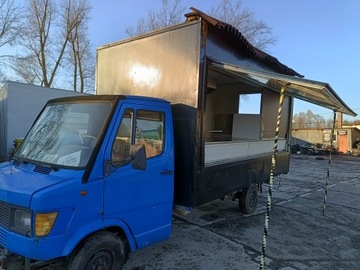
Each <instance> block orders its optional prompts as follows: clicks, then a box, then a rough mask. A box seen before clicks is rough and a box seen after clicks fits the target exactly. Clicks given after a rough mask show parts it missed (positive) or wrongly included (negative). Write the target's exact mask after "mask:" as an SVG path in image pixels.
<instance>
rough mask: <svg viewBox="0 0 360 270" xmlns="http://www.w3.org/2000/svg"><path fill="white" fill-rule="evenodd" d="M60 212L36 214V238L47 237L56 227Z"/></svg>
mask: <svg viewBox="0 0 360 270" xmlns="http://www.w3.org/2000/svg"><path fill="white" fill-rule="evenodd" d="M57 216H58V212H51V213H36V214H35V236H46V235H48V234H49V233H50V231H51V229H52V227H53V226H54V223H55V220H56V218H57Z"/></svg>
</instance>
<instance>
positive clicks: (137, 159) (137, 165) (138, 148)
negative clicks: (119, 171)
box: [130, 144, 146, 170]
mask: <svg viewBox="0 0 360 270" xmlns="http://www.w3.org/2000/svg"><path fill="white" fill-rule="evenodd" d="M130 156H131V157H132V160H131V166H132V168H133V169H135V170H146V151H145V146H144V145H143V144H135V145H131V146H130Z"/></svg>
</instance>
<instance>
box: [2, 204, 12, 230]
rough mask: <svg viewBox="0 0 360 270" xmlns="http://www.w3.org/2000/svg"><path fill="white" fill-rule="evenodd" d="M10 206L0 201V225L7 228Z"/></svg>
mask: <svg viewBox="0 0 360 270" xmlns="http://www.w3.org/2000/svg"><path fill="white" fill-rule="evenodd" d="M9 223H10V206H9V205H8V204H6V203H4V202H0V227H3V228H5V229H8V228H9V226H10V224H9Z"/></svg>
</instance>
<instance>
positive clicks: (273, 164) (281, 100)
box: [260, 86, 285, 270]
mask: <svg viewBox="0 0 360 270" xmlns="http://www.w3.org/2000/svg"><path fill="white" fill-rule="evenodd" d="M284 97H285V87H284V86H283V87H281V91H280V98H279V108H278V115H277V122H276V130H275V141H274V147H273V151H272V158H271V169H270V181H269V193H268V197H267V203H266V216H265V224H264V232H263V242H262V249H261V258H260V270H263V269H264V267H265V251H266V241H267V236H268V229H269V217H270V210H271V196H272V188H273V183H274V174H275V168H276V154H277V151H278V150H277V146H278V139H279V131H280V123H281V112H282V108H283V103H284Z"/></svg>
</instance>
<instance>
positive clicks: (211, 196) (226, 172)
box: [188, 151, 290, 207]
mask: <svg viewBox="0 0 360 270" xmlns="http://www.w3.org/2000/svg"><path fill="white" fill-rule="evenodd" d="M271 155H272V154H271V153H269V154H267V155H262V156H259V157H257V158H253V159H247V160H241V161H237V162H236V161H234V162H232V163H227V164H222V165H219V166H212V167H207V168H205V169H204V170H203V171H202V172H201V174H200V175H199V177H198V179H197V182H196V184H195V190H194V203H193V205H191V207H197V206H199V205H202V204H205V203H207V202H210V201H212V200H215V199H218V198H224V196H226V195H228V194H231V193H233V192H236V191H239V190H241V189H243V188H246V187H249V186H250V184H251V183H259V182H261V183H267V182H268V181H269V176H270V168H271ZM289 160H290V154H289V152H285V151H283V152H279V153H278V154H277V158H276V171H275V174H276V175H279V174H284V173H287V172H288V171H289ZM188 206H189V205H188Z"/></svg>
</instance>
